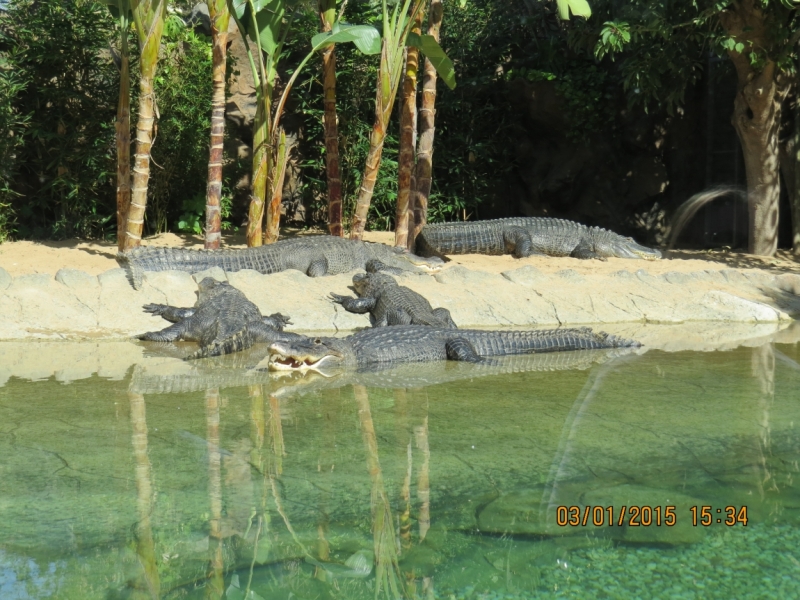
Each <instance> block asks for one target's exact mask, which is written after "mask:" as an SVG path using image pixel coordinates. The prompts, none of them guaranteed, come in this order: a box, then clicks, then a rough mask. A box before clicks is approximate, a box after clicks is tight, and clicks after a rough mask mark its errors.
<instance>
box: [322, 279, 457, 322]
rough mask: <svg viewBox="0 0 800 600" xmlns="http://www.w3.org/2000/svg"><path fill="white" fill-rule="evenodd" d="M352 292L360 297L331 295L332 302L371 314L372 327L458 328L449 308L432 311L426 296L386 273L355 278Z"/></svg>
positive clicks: (357, 311)
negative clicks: (401, 283)
mask: <svg viewBox="0 0 800 600" xmlns="http://www.w3.org/2000/svg"><path fill="white" fill-rule="evenodd" d="M352 289H353V290H354V291H355V292H356V294H357V295H358V298H351V297H348V296H340V295H339V294H331V295H330V297H331V299H332V300H333V301H334V302H336V303H337V304H341V305H342V307H344V309H345V310H346V311H348V312H351V313H356V314H364V313H369V316H370V322H371V323H372V326H373V327H386V326H387V325H429V326H431V327H441V328H443V329H456V324H455V323H454V322H453V318H452V317H451V316H450V311H449V310H447V309H446V308H433V307H432V306H431V303H430V302H428V301H427V300H426V299H425V298H424V297H423V296H421V295H420V294H418V293H417V292H415V291H414V290H411V289H409V288H407V287H405V286H402V285H398V284H397V282H396V281H395V280H394V278H393V277H391V276H390V275H386V274H384V273H357V274H356V275H353V286H352Z"/></svg>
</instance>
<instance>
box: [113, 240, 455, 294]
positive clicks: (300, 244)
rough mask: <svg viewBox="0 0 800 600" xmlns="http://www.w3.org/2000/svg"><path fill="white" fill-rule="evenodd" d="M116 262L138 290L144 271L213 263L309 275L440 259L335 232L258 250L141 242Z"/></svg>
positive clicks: (423, 267)
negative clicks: (343, 235) (153, 244)
mask: <svg viewBox="0 0 800 600" xmlns="http://www.w3.org/2000/svg"><path fill="white" fill-rule="evenodd" d="M117 262H119V264H120V265H121V266H122V267H123V268H124V269H126V270H127V271H128V274H129V276H130V279H131V283H133V287H134V288H136V289H140V288H141V287H142V280H143V277H144V272H145V271H173V270H174V271H187V272H189V273H199V272H200V271H205V270H206V269H210V268H212V267H220V268H221V269H222V270H223V271H226V272H231V271H241V270H242V269H252V270H254V271H258V272H259V273H264V274H269V273H278V272H280V271H286V270H287V269H296V270H298V271H302V272H303V273H305V274H306V275H308V276H309V277H320V276H323V275H337V274H339V273H348V272H350V271H355V270H356V269H365V270H367V271H372V272H377V271H387V272H390V273H400V272H402V271H436V270H438V269H440V268H441V266H442V260H441V259H440V258H438V257H429V258H422V257H419V256H415V255H414V254H411V253H409V252H407V251H404V250H403V249H401V248H395V247H392V246H387V245H385V244H372V243H369V242H361V241H357V240H347V239H344V238H340V237H335V236H331V235H307V236H300V237H296V238H289V239H285V240H279V241H277V242H275V243H274V244H268V245H266V246H258V247H255V248H232V249H226V250H189V249H187V248H159V247H154V246H143V247H140V248H134V249H132V250H127V251H125V252H120V253H119V254H117Z"/></svg>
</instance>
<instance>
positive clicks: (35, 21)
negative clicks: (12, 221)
mask: <svg viewBox="0 0 800 600" xmlns="http://www.w3.org/2000/svg"><path fill="white" fill-rule="evenodd" d="M67 23H69V26H65V24H67ZM0 28H1V34H0V36H1V37H0V52H1V53H2V55H3V57H4V59H5V61H6V64H7V67H8V69H9V70H10V71H12V72H14V73H15V76H16V77H17V83H18V84H22V83H24V85H25V87H24V89H17V90H16V91H15V92H14V94H13V100H11V107H10V108H4V109H2V110H4V111H5V112H6V114H15V115H26V116H28V117H29V118H28V121H27V122H26V123H24V128H22V136H21V139H20V143H19V145H18V146H17V147H16V149H15V152H16V163H15V165H16V166H15V168H16V170H17V172H16V173H15V174H14V175H15V176H14V180H13V181H11V182H10V184H9V187H10V189H11V190H13V192H14V194H13V195H6V198H5V200H4V203H5V204H10V205H11V207H12V210H13V211H14V212H15V214H16V231H17V234H18V235H19V236H21V237H68V236H73V235H79V236H104V235H106V234H107V233H110V228H111V227H112V226H113V220H112V216H113V215H114V214H115V211H116V206H115V197H114V182H113V179H114V172H115V167H114V160H113V156H114V126H113V121H114V116H115V112H116V110H115V109H116V98H115V90H116V89H117V87H118V85H117V82H118V74H117V71H116V68H115V67H114V64H113V62H112V60H111V57H110V56H109V54H108V50H107V49H108V40H109V39H112V38H113V36H114V21H113V19H112V18H111V15H110V14H109V13H108V11H107V10H106V8H105V7H104V6H103V5H101V4H97V3H95V2H92V1H90V0H36V1H34V0H11V1H10V2H9V3H8V5H7V7H6V12H4V13H3V14H2V16H0ZM9 110H10V112H9ZM17 125H22V124H21V123H19V122H18V123H17ZM3 212H4V214H8V213H7V209H5V208H4V209H3Z"/></svg>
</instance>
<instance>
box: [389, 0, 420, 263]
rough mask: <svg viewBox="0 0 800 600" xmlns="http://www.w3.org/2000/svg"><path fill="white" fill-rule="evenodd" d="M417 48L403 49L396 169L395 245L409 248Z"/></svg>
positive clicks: (417, 20)
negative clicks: (401, 94) (398, 151)
mask: <svg viewBox="0 0 800 600" xmlns="http://www.w3.org/2000/svg"><path fill="white" fill-rule="evenodd" d="M422 16H423V11H422V10H419V11H417V15H416V17H415V18H414V28H413V29H412V30H411V31H412V33H416V34H417V35H419V33H420V32H421V30H422ZM418 67H419V48H416V47H413V46H408V47H406V73H405V77H404V78H403V99H402V104H401V107H400V155H399V158H398V168H397V211H396V213H395V225H394V245H395V246H400V247H402V248H405V247H406V246H407V245H408V221H409V218H408V217H409V197H410V196H411V188H412V185H411V179H412V172H413V170H414V142H415V139H414V138H415V133H416V125H417V119H416V117H417V69H418Z"/></svg>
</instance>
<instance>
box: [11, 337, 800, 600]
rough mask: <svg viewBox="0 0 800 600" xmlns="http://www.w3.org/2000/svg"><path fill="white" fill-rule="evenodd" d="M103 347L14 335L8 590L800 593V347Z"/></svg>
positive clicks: (317, 594)
mask: <svg viewBox="0 0 800 600" xmlns="http://www.w3.org/2000/svg"><path fill="white" fill-rule="evenodd" d="M783 341H785V340H783ZM53 347H55V348H56V349H57V351H58V353H59V354H60V355H61V356H63V357H72V358H71V359H69V360H67V359H64V361H63V363H64V365H67V366H63V367H59V369H58V370H55V371H54V370H53V369H51V368H49V367H48V364H47V361H45V360H44V358H42V361H40V362H39V363H37V360H36V357H37V356H42V357H44V356H45V355H46V353H47V352H49V351H51V350H52V348H53ZM93 348H94V350H91V351H90V349H89V346H87V345H81V344H71V343H62V344H60V345H59V344H55V345H54V344H50V345H49V346H44V345H41V344H40V345H37V344H36V343H34V342H31V343H29V344H16V345H13V346H12V345H9V344H5V345H4V344H0V358H3V359H4V360H5V364H6V369H7V374H6V377H7V380H6V381H5V385H4V386H3V387H0V457H2V458H0V597H1V598H3V599H5V598H45V597H52V598H165V599H168V598H231V599H234V598H236V599H238V598H253V599H257V598H263V599H284V598H286V599H289V598H309V599H310V598H343V599H347V598H375V597H376V596H377V597H378V598H396V597H402V598H533V597H535V598H550V597H553V598H556V597H568V598H590V597H597V598H635V597H640V598H656V597H657V598H677V597H679V598H732V597H736V598H776V597H783V598H790V597H800V550H798V548H800V520H799V519H800V489H799V488H798V486H799V485H800V480H798V479H797V478H798V477H799V476H798V469H799V467H798V460H800V432H798V425H800V402H798V401H799V400H800V394H798V391H797V390H798V383H800V365H798V363H797V361H798V360H800V351H799V350H798V348H797V345H796V344H795V343H782V340H781V339H780V338H776V339H773V340H770V339H766V341H765V340H764V339H760V340H756V341H754V342H752V343H750V344H749V345H738V347H732V348H731V344H728V345H727V346H726V348H727V349H726V350H724V351H722V350H717V351H706V352H699V351H688V350H687V351H678V352H667V351H664V350H658V349H653V348H649V349H646V351H643V352H641V353H628V354H624V353H623V354H619V355H618V354H616V353H610V354H604V353H582V354H575V355H572V356H566V355H560V356H555V355H554V356H543V357H512V358H510V359H507V360H502V361H498V362H497V363H496V364H491V365H477V366H474V365H462V364H453V363H448V364H440V365H427V366H425V365H414V366H409V367H405V368H401V369H397V370H394V371H390V372H384V373H378V374H347V375H342V376H338V377H331V378H323V377H313V376H309V377H305V378H299V377H281V378H278V377H274V376H272V375H270V374H269V373H266V372H263V371H260V370H257V368H256V369H254V367H257V365H258V363H259V360H260V359H261V358H263V349H262V350H258V349H256V350H254V351H253V352H251V353H248V354H243V355H241V356H236V357H225V358H222V359H215V360H206V361H200V362H198V363H195V364H187V363H185V362H182V361H181V360H179V358H175V357H171V356H169V353H170V352H169V351H168V350H167V349H164V348H161V349H160V348H159V347H157V346H152V345H151V346H144V345H141V344H132V343H106V344H96V345H93ZM46 349H49V350H47V352H46V351H45V350H46ZM26 352H27V354H26ZM92 352H94V354H92ZM258 352H261V355H259V354H258ZM23 355H24V356H23ZM90 355H91V356H92V358H91V359H89V358H86V357H89V356H90ZM12 356H13V359H12ZM81 357H84V358H85V361H87V362H86V364H85V365H84V366H81V363H80V360H81ZM12 361H17V362H15V363H13V364H14V365H16V366H13V367H9V366H8V365H11V364H12ZM26 365H27V366H26ZM70 369H72V371H70ZM623 506H624V507H626V513H625V516H624V517H623V524H622V525H621V526H620V525H619V523H618V521H619V516H620V512H621V510H622V507H623ZM559 507H565V508H562V509H559ZM571 507H577V508H575V509H573V508H571ZM586 507H589V512H588V513H586V512H585V511H586ZM595 507H599V512H597V511H595V510H593V509H594V508H595ZM608 507H611V510H612V515H613V517H614V521H615V524H614V525H613V526H609V525H608V524H607V521H608V512H607V509H608ZM632 507H639V516H638V520H639V521H641V518H642V517H643V516H644V517H646V516H647V514H650V515H651V520H652V524H651V525H650V526H644V525H638V526H637V525H634V524H633V523H631V522H630V516H631V510H634V512H636V511H635V509H632ZM641 507H647V509H646V510H644V511H641ZM669 507H672V511H671V514H672V515H673V518H674V525H673V526H671V527H670V526H667V525H665V524H664V522H663V521H666V520H667V515H668V514H669V513H668V512H666V511H667V508H669ZM692 507H697V509H696V514H697V517H698V520H699V521H700V520H706V518H708V520H710V521H711V524H710V525H709V526H707V527H706V526H703V525H702V524H699V523H698V525H697V526H695V525H694V524H693V522H692V521H693V519H692V517H693V513H692ZM703 507H709V508H708V511H707V512H706V513H704V512H703ZM726 507H733V517H730V518H731V519H732V522H733V523H732V525H725V524H724V522H719V523H718V522H717V520H718V519H719V520H720V521H724V520H725V519H726V518H729V517H728V514H727V513H726ZM743 507H745V510H744V511H743V510H742V508H743ZM718 509H719V512H717V510H718ZM570 511H572V512H570ZM659 511H660V516H661V519H662V525H661V526H657V525H656V524H655V520H656V515H657V514H659ZM573 514H578V515H579V517H578V519H579V522H578V524H577V525H569V524H567V525H564V526H562V525H560V524H559V522H560V521H561V520H562V519H563V518H564V517H565V515H569V516H570V517H569V518H572V515H573ZM585 514H588V519H587V522H586V525H584V524H583V523H582V520H583V517H584V515H585ZM598 517H599V518H601V519H602V520H603V524H602V525H600V526H594V525H593V524H592V519H593V518H598ZM745 517H746V525H745V523H744V521H745ZM636 520H637V519H634V522H636Z"/></svg>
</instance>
